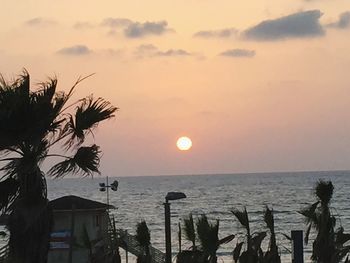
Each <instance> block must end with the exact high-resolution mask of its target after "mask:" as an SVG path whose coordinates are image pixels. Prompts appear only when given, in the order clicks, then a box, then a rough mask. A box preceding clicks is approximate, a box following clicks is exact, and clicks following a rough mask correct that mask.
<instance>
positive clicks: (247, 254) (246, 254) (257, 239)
mask: <svg viewBox="0 0 350 263" xmlns="http://www.w3.org/2000/svg"><path fill="white" fill-rule="evenodd" d="M231 212H232V214H233V215H234V216H235V217H236V219H237V220H238V221H239V222H240V224H241V225H242V226H243V227H244V228H245V230H246V233H247V234H246V241H242V242H239V243H237V244H236V246H235V248H234V250H233V260H234V262H240V263H256V262H260V261H262V258H263V251H262V249H261V243H262V241H263V240H264V238H265V237H266V232H257V233H253V234H252V233H251V229H250V223H249V217H248V212H247V209H246V208H245V207H244V209H243V210H238V209H234V210H232V211H231ZM244 245H245V250H244V251H243V252H242V248H243V246H244Z"/></svg>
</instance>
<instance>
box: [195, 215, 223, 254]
mask: <svg viewBox="0 0 350 263" xmlns="http://www.w3.org/2000/svg"><path fill="white" fill-rule="evenodd" d="M196 226H197V233H198V239H199V242H200V245H201V248H202V250H203V252H204V253H206V254H208V255H214V254H215V253H216V251H217V249H218V247H219V237H218V234H219V220H216V221H215V223H209V220H208V218H207V216H206V215H202V216H201V217H200V218H199V219H198V221H197V224H196Z"/></svg>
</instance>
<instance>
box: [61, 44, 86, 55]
mask: <svg viewBox="0 0 350 263" xmlns="http://www.w3.org/2000/svg"><path fill="white" fill-rule="evenodd" d="M56 53H57V54H60V55H68V56H82V55H88V54H90V53H92V50H91V49H89V48H88V47H87V46H85V45H75V46H71V47H65V48H62V49H60V50H58V51H57V52H56Z"/></svg>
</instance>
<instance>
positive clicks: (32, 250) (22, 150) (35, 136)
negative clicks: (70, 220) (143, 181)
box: [0, 70, 117, 263]
mask: <svg viewBox="0 0 350 263" xmlns="http://www.w3.org/2000/svg"><path fill="white" fill-rule="evenodd" d="M84 79H85V78H79V79H78V80H77V81H76V83H75V84H74V85H73V87H72V88H71V89H70V90H69V92H68V93H66V92H62V91H57V90H56V88H57V79H56V78H51V79H49V80H48V81H47V82H43V83H40V84H39V85H38V88H37V89H36V90H34V91H32V90H31V89H30V76H29V74H28V72H27V71H26V70H24V71H23V73H22V75H21V76H19V77H18V78H17V79H15V80H13V81H12V82H7V81H6V80H5V79H4V78H3V77H2V76H0V154H2V157H3V158H2V159H0V161H1V162H3V163H4V165H3V166H2V168H1V171H2V172H3V174H4V175H3V177H2V179H1V182H0V189H2V190H3V191H2V192H1V194H0V209H1V210H2V213H3V214H4V213H6V214H10V216H9V223H8V229H9V231H10V240H9V247H10V258H11V259H12V260H13V261H15V262H20V263H22V262H23V263H42V262H46V260H47V252H48V248H49V235H50V227H51V210H50V207H49V206H48V200H47V186H46V179H45V173H44V172H43V171H42V164H43V162H44V161H45V160H47V159H48V158H50V157H55V158H62V159H63V160H60V161H59V162H58V163H56V164H55V165H54V166H52V168H51V169H50V170H49V171H48V173H47V175H50V176H52V177H54V178H58V177H62V176H65V175H66V174H68V173H72V174H81V175H84V176H88V175H92V174H93V173H98V172H99V170H98V168H99V161H100V154H101V151H100V148H99V147H98V146H97V145H95V144H93V145H89V146H83V145H82V144H83V143H84V141H85V138H86V136H88V135H89V134H92V131H93V129H94V128H95V127H96V126H97V125H98V124H99V123H100V122H101V121H104V120H107V119H110V118H112V117H113V116H114V115H113V114H114V113H115V111H116V110H117V108H116V107H114V106H112V105H111V104H110V103H109V102H107V101H105V100H103V99H102V98H98V99H93V97H92V96H89V97H86V98H83V99H81V100H78V101H77V102H76V103H73V104H71V105H69V106H67V102H68V101H69V99H70V98H71V96H72V94H73V91H74V89H75V87H76V86H77V85H78V84H79V83H80V82H81V81H83V80H84ZM59 146H61V148H63V149H64V152H66V153H67V154H68V155H62V154H54V153H52V151H53V150H57V149H59V148H58V147H59Z"/></svg>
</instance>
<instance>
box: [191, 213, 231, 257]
mask: <svg viewBox="0 0 350 263" xmlns="http://www.w3.org/2000/svg"><path fill="white" fill-rule="evenodd" d="M196 226H197V233H198V239H199V242H200V245H201V249H202V251H203V253H204V255H205V257H206V262H208V263H216V262H217V256H216V252H217V250H218V249H219V247H220V246H221V245H222V244H226V243H228V242H230V241H232V240H233V239H234V238H235V235H229V236H227V237H225V238H223V239H219V220H216V221H215V223H210V222H209V220H208V218H207V216H206V215H202V216H201V217H200V218H199V219H198V221H197V223H196Z"/></svg>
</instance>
